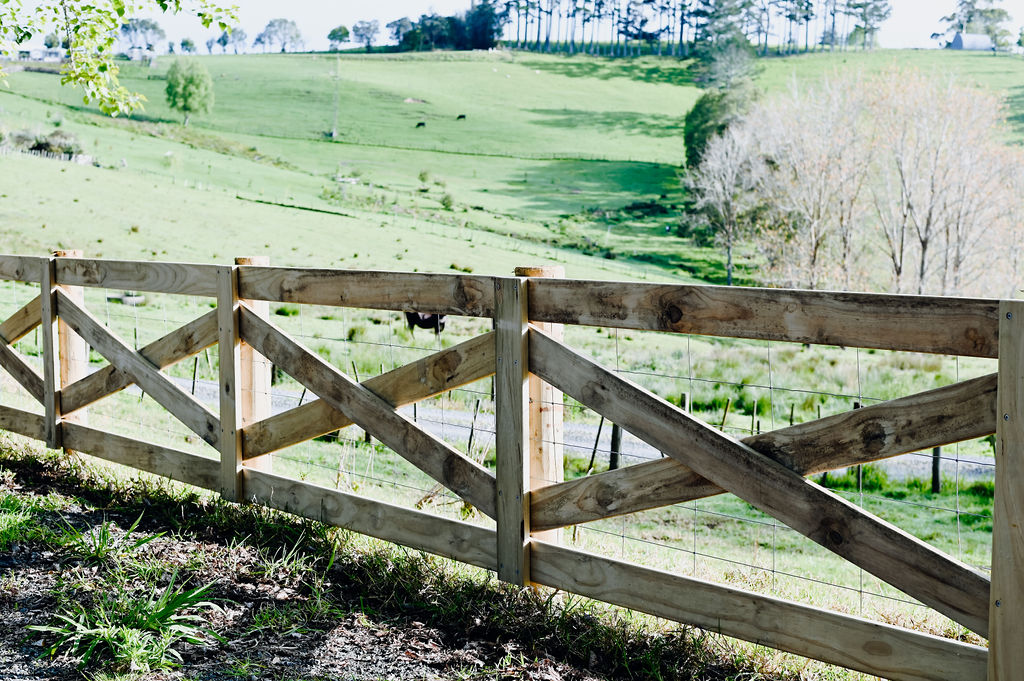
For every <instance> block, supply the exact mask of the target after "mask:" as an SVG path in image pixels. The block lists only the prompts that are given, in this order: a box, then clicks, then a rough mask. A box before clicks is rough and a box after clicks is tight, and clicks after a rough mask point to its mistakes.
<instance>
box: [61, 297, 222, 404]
mask: <svg viewBox="0 0 1024 681" xmlns="http://www.w3.org/2000/svg"><path fill="white" fill-rule="evenodd" d="M216 342H217V311H216V310H211V311H209V312H207V313H206V314H204V315H203V316H202V317H200V318H199V319H195V320H193V321H191V322H189V323H188V324H186V325H185V326H183V327H181V328H179V329H175V330H174V331H171V332H170V333H168V334H166V335H164V336H163V337H161V338H158V339H157V340H155V341H153V342H152V343H150V344H149V345H147V346H145V347H144V348H142V349H140V350H139V354H140V355H142V356H143V357H145V358H146V359H147V360H149V362H150V363H152V364H153V366H155V367H156V368H158V369H164V368H166V367H169V366H171V365H172V364H177V363H178V362H180V361H182V360H183V359H186V358H188V357H191V356H192V355H194V354H196V353H198V352H202V351H203V350H204V349H206V348H208V347H210V346H211V345H214V344H215V343H216ZM132 383H134V380H133V379H132V377H131V376H130V375H129V374H128V373H126V372H125V371H123V370H121V369H118V368H117V367H116V366H114V365H112V364H111V365H109V366H105V367H103V368H102V369H98V370H97V371H95V372H93V373H91V374H89V375H88V376H86V377H85V378H83V379H81V380H79V381H76V382H74V383H72V384H71V385H69V386H67V387H66V388H64V389H63V390H62V391H61V407H62V409H63V410H64V413H65V414H70V413H71V412H74V411H78V410H79V409H82V408H84V407H87V406H89V405H90V404H92V403H93V402H97V401H99V400H101V399H103V398H104V397H108V396H110V395H113V394H114V393H116V392H118V391H121V390H124V389H125V388H127V387H128V386H130V385H132Z"/></svg>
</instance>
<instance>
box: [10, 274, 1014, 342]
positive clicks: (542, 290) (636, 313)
mask: <svg viewBox="0 0 1024 681" xmlns="http://www.w3.org/2000/svg"><path fill="white" fill-rule="evenodd" d="M47 261H48V258H41V257H30V256H16V255H0V278H2V279H9V280H15V281H22V282H38V281H40V279H41V277H42V274H43V271H44V267H45V265H46V263H47ZM218 269H219V267H218V266H217V265H205V264H188V263H166V262H146V261H118V260H97V259H87V258H56V267H55V272H56V283H57V284H63V285H68V286H85V287H102V288H113V289H125V290H137V291H146V292H151V293H173V294H185V295H195V296H209V297H215V296H216V294H217V287H216V281H217V270H218ZM238 286H239V295H240V296H241V297H243V298H246V299H251V300H266V301H273V302H282V303H304V304H312V305H333V306H339V307H353V308H370V309H381V310H395V311H403V310H408V311H418V312H426V313H439V314H451V315H462V316H470V317H493V316H494V278H493V277H490V276H481V275H465V274H424V273H411V272H387V271H358V270H338V269H315V268H290V267H257V266H240V267H238ZM527 293H528V296H527V298H528V309H529V318H530V320H531V321H535V322H552V323H557V324H579V325H588V326H606V327H614V328H620V329H634V330H648V331H664V332H671V333H687V334H695V335H703V336H723V337H731V338H748V339H757V340H773V341H788V342H796V343H809V344H819V345H838V346H847V347H862V348H875V349H880V350H904V351H911V352H924V353H934V354H946V355H960V356H970V357H989V358H995V357H998V347H999V301H998V300H995V299H987V298H946V297H935V296H915V295H893V294H876V293H843V292H834V291H796V290H789V289H767V288H748V287H724V286H698V285H687V284H644V283H631V282H605V281H591V280H582V279H531V280H530V281H529V283H528V289H527Z"/></svg>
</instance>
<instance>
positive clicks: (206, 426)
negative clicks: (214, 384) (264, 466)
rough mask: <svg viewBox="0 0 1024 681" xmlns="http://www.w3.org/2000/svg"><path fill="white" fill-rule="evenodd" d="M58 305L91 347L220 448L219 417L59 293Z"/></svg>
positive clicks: (64, 317)
mask: <svg viewBox="0 0 1024 681" xmlns="http://www.w3.org/2000/svg"><path fill="white" fill-rule="evenodd" d="M57 304H58V309H59V310H60V315H61V318H62V319H64V321H65V322H67V324H68V326H70V327H71V328H72V329H74V330H75V331H76V332H77V333H78V334H79V335H80V336H82V337H83V338H85V340H86V341H87V342H88V343H89V345H91V346H92V347H93V348H95V349H96V351H97V352H99V353H100V354H101V355H103V356H104V357H106V358H107V360H109V361H110V363H111V364H112V365H114V366H115V367H117V368H118V369H120V370H121V371H123V372H124V373H125V374H127V375H128V376H129V377H131V379H132V381H133V382H135V383H137V384H138V385H139V387H140V388H142V389H143V390H144V391H146V394H147V395H149V396H150V397H152V398H153V399H154V400H156V401H157V402H158V403H159V404H160V406H162V407H163V408H164V409H166V410H167V411H169V412H170V413H171V414H173V415H174V416H175V418H177V419H178V420H179V421H181V422H182V423H184V424H185V425H186V426H188V428H189V429H190V430H191V431H192V432H194V433H195V434H196V435H198V436H199V437H201V438H203V440H205V441H206V442H207V443H208V444H210V445H211V446H213V447H217V446H218V443H219V439H220V422H219V421H218V419H217V415H216V414H214V413H213V412H212V411H210V410H209V409H208V408H207V407H206V405H204V404H203V403H202V402H200V401H198V400H197V399H195V398H194V397H192V396H191V395H189V394H188V393H187V392H185V391H184V390H182V389H181V388H179V387H178V386H177V385H175V384H174V382H173V381H172V380H171V379H170V378H168V377H167V376H165V375H164V374H162V373H160V370H159V369H158V368H157V367H156V366H154V365H153V364H152V363H151V362H150V361H149V360H148V359H146V358H145V357H143V356H142V355H140V354H139V353H137V352H136V351H135V350H133V349H132V348H131V347H130V346H129V345H128V344H127V343H125V342H124V341H123V340H121V339H120V338H118V337H117V336H116V335H115V334H113V333H112V332H111V331H110V330H109V329H107V328H106V327H105V326H103V324H102V323H101V322H100V321H99V320H98V319H96V318H95V317H93V316H92V315H91V314H89V312H87V311H86V310H84V309H82V308H81V307H79V306H78V305H77V304H76V303H75V302H74V301H73V300H71V299H70V298H69V297H68V296H67V295H65V294H64V293H63V292H62V291H60V290H58V291H57Z"/></svg>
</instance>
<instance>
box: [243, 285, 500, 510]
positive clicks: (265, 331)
mask: <svg viewBox="0 0 1024 681" xmlns="http://www.w3.org/2000/svg"><path fill="white" fill-rule="evenodd" d="M240 311H241V315H240V322H241V329H242V338H244V339H245V341H246V342H248V343H250V344H252V346H253V347H254V348H256V349H257V350H258V351H259V352H260V353H261V354H262V355H263V356H264V357H266V358H267V359H269V360H270V361H272V362H273V363H274V364H276V365H277V366H279V367H281V369H283V370H284V371H285V372H287V373H288V374H289V375H290V376H291V377H292V378H294V379H295V380H297V381H298V382H299V383H301V384H303V385H304V386H306V387H307V388H308V389H309V390H311V391H313V392H314V393H315V394H317V395H319V396H320V398H321V399H323V400H324V401H325V402H326V403H328V404H330V405H331V406H332V407H334V408H335V409H337V410H338V411H340V412H342V413H343V414H346V415H348V417H349V418H351V419H352V421H353V422H354V423H356V424H357V425H358V426H359V427H360V428H362V429H363V430H366V431H369V432H370V433H371V434H372V435H373V436H374V437H376V438H377V439H378V440H380V441H381V442H383V443H384V444H385V445H387V446H388V447H390V448H391V449H393V450H394V451H395V452H396V453H397V454H399V455H400V456H402V457H403V458H405V459H406V460H407V461H409V463H411V464H413V465H414V466H416V467H417V468H419V469H420V470H422V471H423V472H424V473H426V474H427V475H429V476H430V477H432V478H433V479H434V480H436V481H437V482H439V483H441V484H442V485H444V486H445V487H447V488H448V489H450V490H452V491H453V492H455V493H456V494H457V495H459V496H460V497H462V498H463V499H465V500H466V501H468V502H469V503H471V504H473V505H474V506H476V507H477V508H478V509H480V511H481V512H482V513H484V514H485V515H487V516H490V517H491V518H493V517H494V512H495V511H494V504H495V501H494V497H495V492H494V478H493V477H492V476H491V474H490V473H488V472H487V469H485V468H484V467H483V466H480V465H479V464H477V463H476V462H474V461H471V460H470V459H468V458H466V457H465V456H463V455H462V454H461V453H459V452H458V451H456V450H455V449H454V448H453V447H451V446H450V445H449V444H447V443H446V442H444V441H442V440H440V439H438V438H436V437H434V436H433V435H431V434H430V433H427V432H425V431H423V430H421V429H420V428H418V427H417V426H416V424H414V423H413V422H412V421H410V420H409V419H407V418H406V417H405V416H403V415H401V414H399V413H398V412H396V411H395V410H394V409H392V407H391V405H389V404H388V403H387V402H385V401H384V400H382V399H381V398H380V397H378V396H377V395H375V394H373V393H372V392H370V391H369V390H367V389H366V388H364V387H363V386H362V385H360V384H359V383H357V382H355V381H354V380H352V379H351V378H349V377H348V376H346V375H345V374H343V373H341V372H340V371H338V370H337V369H336V368H334V367H333V366H331V365H330V364H328V363H327V362H325V361H324V360H323V359H322V358H321V357H320V356H319V355H317V354H316V353H314V352H311V351H310V350H308V349H306V348H305V347H303V346H302V345H301V344H299V343H298V342H296V341H295V340H294V339H293V338H291V337H290V336H289V335H288V334H286V333H285V332H284V331H282V330H281V329H279V328H277V327H276V326H274V325H273V324H271V323H270V322H267V321H265V320H263V319H260V318H259V317H258V316H257V315H255V314H253V313H252V312H251V311H250V310H249V309H248V308H247V307H245V306H244V305H243V306H241V308H240Z"/></svg>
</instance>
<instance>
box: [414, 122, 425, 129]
mask: <svg viewBox="0 0 1024 681" xmlns="http://www.w3.org/2000/svg"><path fill="white" fill-rule="evenodd" d="M416 127H417V128H425V127H427V122H426V121H420V122H419V123H417V124H416Z"/></svg>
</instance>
